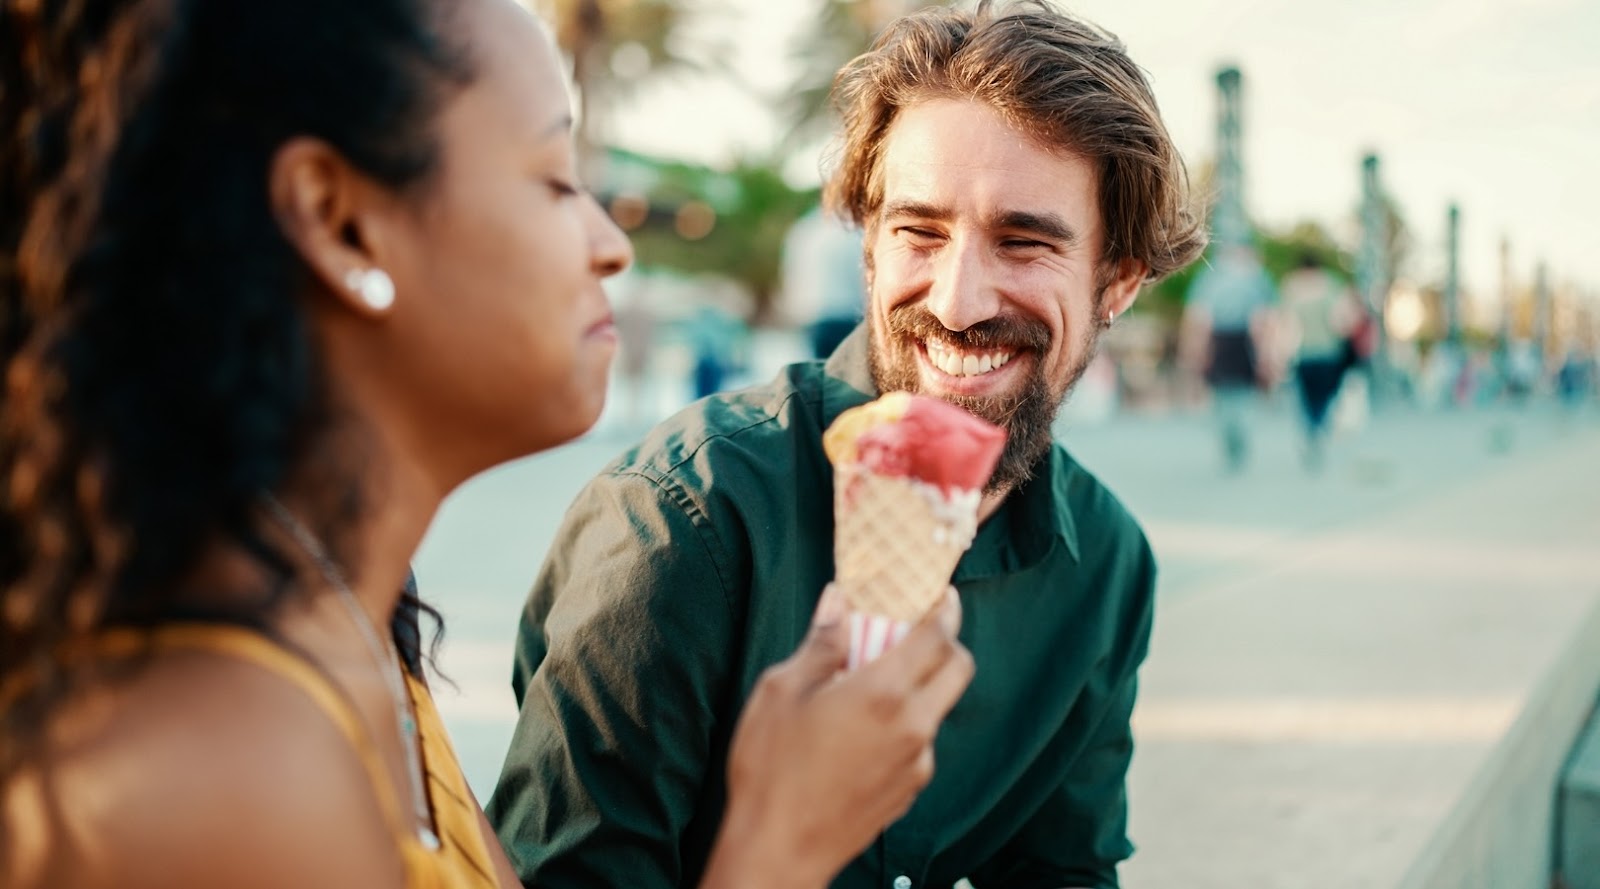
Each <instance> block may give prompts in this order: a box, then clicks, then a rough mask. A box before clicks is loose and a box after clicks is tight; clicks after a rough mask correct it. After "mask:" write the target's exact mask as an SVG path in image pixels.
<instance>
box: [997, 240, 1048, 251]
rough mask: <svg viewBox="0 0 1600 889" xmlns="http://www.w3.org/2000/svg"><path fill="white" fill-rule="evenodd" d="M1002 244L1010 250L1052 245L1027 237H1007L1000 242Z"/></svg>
mask: <svg viewBox="0 0 1600 889" xmlns="http://www.w3.org/2000/svg"><path fill="white" fill-rule="evenodd" d="M1000 246H1002V247H1004V248H1006V249H1008V250H1029V249H1034V248H1038V247H1049V246H1050V245H1049V244H1046V243H1045V242H1043V241H1030V240H1028V239H1027V238H1006V239H1005V240H1004V241H1001V242H1000Z"/></svg>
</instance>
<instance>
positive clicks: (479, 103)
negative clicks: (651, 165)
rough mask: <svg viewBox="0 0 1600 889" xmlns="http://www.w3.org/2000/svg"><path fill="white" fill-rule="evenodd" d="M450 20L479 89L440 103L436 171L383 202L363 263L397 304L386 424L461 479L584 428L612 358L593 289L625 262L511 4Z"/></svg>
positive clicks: (612, 339)
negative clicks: (378, 267)
mask: <svg viewBox="0 0 1600 889" xmlns="http://www.w3.org/2000/svg"><path fill="white" fill-rule="evenodd" d="M455 18H456V21H455V22H454V23H453V27H454V28H455V29H456V30H457V34H456V37H457V39H460V40H464V42H465V43H466V45H467V46H468V47H469V48H470V54H471V58H472V61H473V64H474V65H475V67H476V75H477V76H476V78H475V80H474V81H473V82H472V83H471V84H470V85H468V86H467V87H465V88H464V89H461V90H460V91H459V92H457V93H454V94H453V95H452V96H451V97H450V98H449V99H448V100H447V101H446V104H445V106H444V108H443V110H442V111H441V113H440V115H439V117H438V119H437V121H436V125H435V126H436V129H435V135H436V139H437V142H438V145H439V151H440V158H439V165H438V167H437V169H436V170H435V171H434V173H433V174H432V179H431V180H430V181H428V182H426V183H424V184H423V185H422V186H421V187H420V188H419V189H418V190H417V192H416V194H415V195H414V196H402V197H397V198H396V202H397V206H396V212H395V213H394V214H392V215H390V214H385V215H388V216H389V218H388V220H387V222H386V223H385V224H384V225H382V226H381V227H380V229H379V234H380V236H381V240H382V241H383V243H381V244H379V245H377V247H376V248H375V250H374V253H375V255H379V258H380V259H381V262H382V264H383V265H384V267H385V269H386V270H387V271H388V272H389V273H390V275H391V277H393V279H394V282H395V291H396V299H395V303H394V307H393V309H392V310H391V312H390V314H389V317H387V318H386V319H385V322H384V323H385V324H386V325H388V326H389V328H390V330H389V331H388V333H387V334H386V335H387V336H388V337H389V339H390V342H389V343H388V344H387V346H386V348H385V356H386V357H385V360H384V367H383V368H382V373H383V376H384V377H385V379H386V384H385V386H384V390H385V395H386V397H387V398H389V399H391V400H393V401H398V402H401V403H403V404H405V405H406V408H405V410H404V411H402V412H401V414H402V416H401V417H399V418H390V419H391V421H393V420H395V419H399V421H400V422H402V423H408V424H409V425H410V426H411V427H412V428H411V429H410V430H409V432H410V433H411V437H412V438H413V439H414V440H415V441H418V442H422V443H423V445H424V447H425V448H430V449H434V450H436V451H438V453H435V454H432V455H430V456H431V457H432V458H433V459H437V460H442V461H444V462H443V463H442V464H439V465H442V466H443V467H446V468H447V469H449V470H455V471H459V472H461V473H465V474H469V475H470V474H471V473H473V472H476V471H478V470H481V469H484V468H487V467H488V466H492V465H494V464H496V463H499V462H502V461H504V460H507V459H511V458H514V457H517V456H521V455H523V454H527V453H531V452H533V451H536V450H540V449H542V448H547V447H551V446H553V445H556V444H560V443H561V442H564V441H567V440H569V439H571V438H574V437H576V436H578V435H580V434H582V433H583V432H585V431H586V430H588V429H589V427H590V426H592V425H593V424H594V422H595V420H596V419H597V418H598V417H599V414H600V409H601V407H602V405H603V404H604V401H605V393H606V384H607V378H608V371H609V367H610V363H611V358H612V354H613V353H614V352H615V350H616V345H617V335H616V331H615V329H614V328H613V326H612V315H611V308H610V306H609V304H608V303H607V300H606V295H605V293H604V291H603V290H602V289H601V280H602V279H603V278H605V277H607V276H609V275H613V274H616V273H617V272H619V271H621V270H622V269H623V268H625V267H626V266H627V265H628V263H629V262H631V261H632V258H633V257H632V249H631V247H630V246H629V244H628V241H627V238H626V237H625V236H624V235H623V234H622V232H621V231H620V230H619V229H617V227H616V226H614V225H613V224H612V223H611V221H610V219H609V218H607V216H606V215H605V213H604V212H603V211H602V210H601V209H600V207H599V205H598V204H597V203H596V202H595V201H594V199H593V198H592V197H590V196H589V194H588V193H587V192H585V191H583V190H582V188H581V186H580V183H579V182H578V181H577V178H576V177H577V172H576V160H577V159H576V157H575V155H574V149H573V144H572V133H571V124H572V120H571V114H570V110H569V109H570V103H569V98H568V95H567V90H566V84H565V81H564V79H563V77H562V74H561V70H560V68H559V63H558V55H557V53H556V51H555V49H554V47H553V46H552V45H551V42H550V39H549V37H548V35H547V33H546V31H545V29H544V28H543V26H542V25H540V24H539V23H538V22H537V20H535V19H534V18H533V16H532V15H530V14H529V13H528V12H527V11H525V10H524V9H523V8H522V7H521V6H520V5H518V4H516V3H514V2H511V0H477V2H472V3H468V4H463V5H462V6H461V7H460V8H459V12H457V13H456V15H455Z"/></svg>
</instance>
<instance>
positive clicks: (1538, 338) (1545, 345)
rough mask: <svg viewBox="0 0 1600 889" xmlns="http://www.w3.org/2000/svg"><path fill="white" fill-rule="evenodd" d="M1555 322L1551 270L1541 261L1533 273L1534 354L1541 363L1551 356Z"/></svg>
mask: <svg viewBox="0 0 1600 889" xmlns="http://www.w3.org/2000/svg"><path fill="white" fill-rule="evenodd" d="M1554 322H1555V317H1554V307H1553V306H1552V305H1551V299H1550V275H1549V269H1548V268H1547V267H1546V266H1545V263H1544V260H1540V261H1539V265H1538V266H1537V268H1536V269H1535V271H1534V273H1533V331H1532V333H1533V335H1532V339H1533V354H1535V355H1537V356H1538V357H1539V361H1540V362H1543V361H1545V359H1546V357H1547V356H1548V355H1549V354H1550V346H1551V345H1552V342H1551V340H1552V339H1553V338H1554V336H1555V332H1554V330H1552V328H1553V327H1554Z"/></svg>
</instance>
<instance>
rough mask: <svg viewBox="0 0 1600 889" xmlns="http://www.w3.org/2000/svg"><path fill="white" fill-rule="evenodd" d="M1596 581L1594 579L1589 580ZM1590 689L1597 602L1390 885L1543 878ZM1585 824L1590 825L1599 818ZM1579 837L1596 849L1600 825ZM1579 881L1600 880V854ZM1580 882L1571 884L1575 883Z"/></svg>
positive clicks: (1495, 884)
mask: <svg viewBox="0 0 1600 889" xmlns="http://www.w3.org/2000/svg"><path fill="white" fill-rule="evenodd" d="M1597 583H1600V579H1597ZM1597 693H1600V608H1596V609H1595V610H1594V611H1593V612H1591V613H1590V615H1589V617H1588V619H1587V620H1585V621H1583V623H1582V624H1580V625H1579V626H1578V627H1577V628H1576V629H1575V631H1574V632H1573V633H1572V635H1571V636H1570V637H1569V638H1568V639H1567V640H1566V646H1565V650H1564V651H1563V653H1562V655H1561V657H1560V658H1559V659H1558V660H1557V661H1556V662H1555V664H1554V665H1553V666H1552V667H1551V668H1550V670H1549V672H1548V673H1547V674H1546V676H1545V678H1544V680H1543V682H1542V683H1540V686H1539V687H1538V689H1536V690H1535V691H1534V693H1533V694H1532V695H1531V696H1530V697H1529V700H1528V703H1527V706H1526V707H1525V708H1524V709H1523V711H1522V714H1521V715H1520V716H1519V717H1518V718H1517V721H1516V723H1515V724H1514V725H1513V726H1512V727H1511V730H1510V731H1508V732H1507V733H1506V735H1505V737H1504V738H1502V739H1501V741H1500V743H1499V744H1497V745H1496V746H1495V748H1494V750H1493V751H1492V752H1491V753H1490V755H1489V756H1488V758H1487V761H1486V762H1485V763H1484V765H1483V768H1482V770H1481V771H1480V772H1479V773H1478V775H1477V777H1476V779H1475V780H1474V781H1473V783H1472V784H1471V786H1469V787H1468V788H1467V790H1466V792H1465V793H1463V794H1462V797H1461V799H1460V801H1459V802H1457V803H1456V805H1455V807H1454V808H1453V809H1452V811H1451V812H1450V815H1449V817H1448V818H1447V819H1446V820H1445V823H1444V824H1443V825H1441V826H1440V828H1439V831H1438V832H1437V833H1436V834H1434V836H1433V839H1432V841H1431V842H1429V844H1428V846H1427V848H1426V849H1424V850H1423V852H1422V854H1421V855H1419V856H1418V858H1417V861H1416V863H1415V864H1413V865H1412V867H1411V869H1410V871H1408V872H1407V874H1406V876H1405V878H1404V879H1403V880H1402V881H1401V883H1400V889H1500V887H1528V889H1543V887H1546V886H1549V885H1550V881H1551V876H1552V874H1553V873H1554V872H1555V861H1554V859H1553V850H1554V848H1555V844H1554V842H1553V839H1554V837H1555V836H1556V818H1555V812H1556V805H1555V802H1556V799H1557V797H1558V795H1559V789H1560V783H1561V777H1562V774H1563V770H1564V766H1565V764H1566V762H1567V759H1568V756H1569V753H1570V751H1571V748H1572V739H1573V738H1574V737H1576V736H1577V735H1578V734H1579V733H1580V731H1581V730H1582V729H1583V727H1584V725H1585V723H1586V722H1587V721H1588V719H1589V715H1590V713H1591V711H1592V710H1593V708H1594V702H1595V696H1596V694H1597ZM1589 827H1590V829H1591V830H1593V829H1597V828H1600V821H1597V822H1595V823H1593V824H1591V825H1590V826H1589ZM1589 845H1590V846H1591V847H1595V854H1596V856H1600V833H1595V834H1591V835H1590V837H1589ZM1596 865H1597V866H1596V868H1595V871H1594V872H1592V873H1590V874H1589V877H1590V878H1591V879H1590V880H1589V882H1588V885H1587V887H1584V889H1594V887H1600V860H1597V861H1596ZM1581 886H1583V884H1573V889H1580V887H1581Z"/></svg>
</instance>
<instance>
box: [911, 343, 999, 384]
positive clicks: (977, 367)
mask: <svg viewBox="0 0 1600 889" xmlns="http://www.w3.org/2000/svg"><path fill="white" fill-rule="evenodd" d="M923 345H924V346H925V347H926V348H927V350H928V361H929V362H930V363H932V364H933V366H934V367H937V368H939V369H940V370H942V371H944V372H945V373H947V374H949V375H950V376H952V377H973V376H977V375H978V374H986V373H988V372H989V371H991V370H999V369H1000V368H1001V367H1004V366H1005V363H1006V362H1007V361H1010V360H1011V358H1012V356H1013V355H1015V354H1016V353H1014V352H958V351H956V350H955V349H952V348H950V347H949V346H947V345H945V344H944V343H939V342H933V341H931V340H930V341H928V342H926V343H924V344H923Z"/></svg>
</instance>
